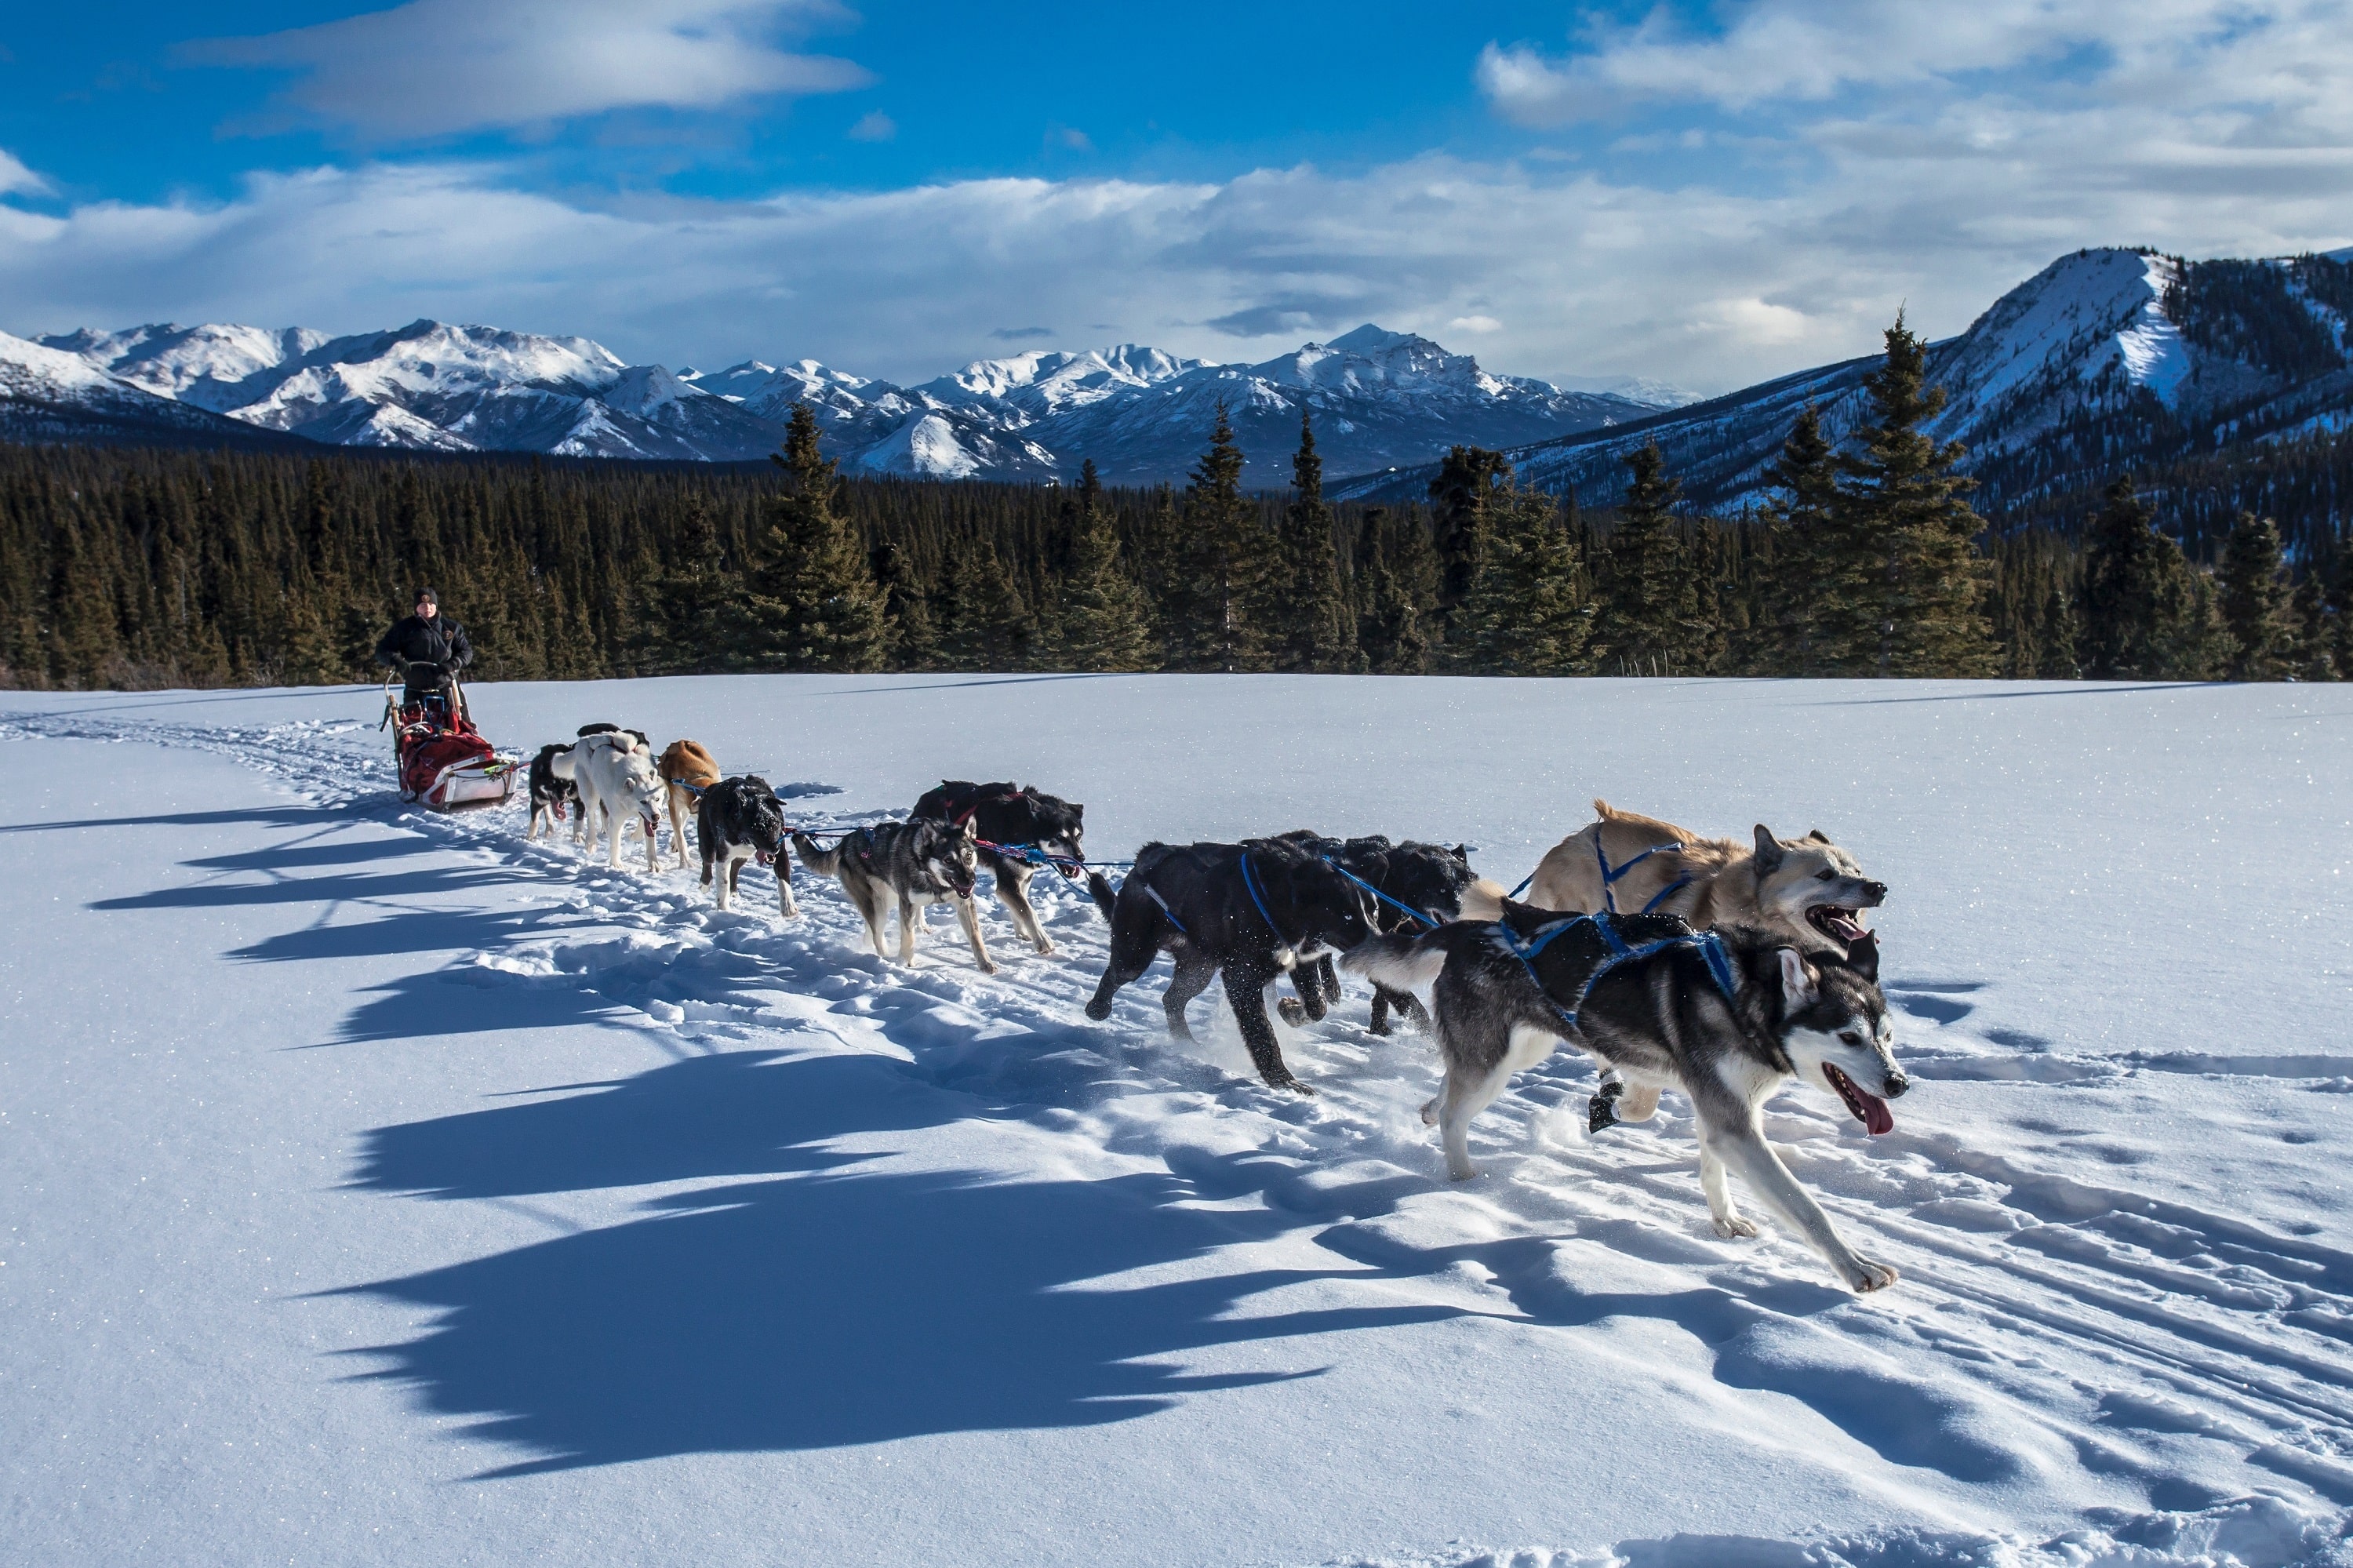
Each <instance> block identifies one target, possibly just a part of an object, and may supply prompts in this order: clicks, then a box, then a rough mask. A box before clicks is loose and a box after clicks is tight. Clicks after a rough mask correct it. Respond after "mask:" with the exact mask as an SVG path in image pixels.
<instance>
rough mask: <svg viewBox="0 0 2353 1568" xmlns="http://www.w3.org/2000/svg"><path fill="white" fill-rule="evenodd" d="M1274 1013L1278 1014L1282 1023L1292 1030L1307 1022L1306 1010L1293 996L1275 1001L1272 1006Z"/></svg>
mask: <svg viewBox="0 0 2353 1568" xmlns="http://www.w3.org/2000/svg"><path fill="white" fill-rule="evenodd" d="M1274 1011H1275V1012H1278V1013H1280V1014H1281V1015H1282V1021H1283V1022H1285V1023H1288V1024H1290V1025H1291V1026H1292V1027H1293V1029H1296V1028H1298V1027H1299V1026H1300V1025H1301V1024H1303V1023H1304V1022H1307V1009H1306V1008H1305V1007H1304V1006H1303V1004H1302V1003H1301V1002H1300V1000H1299V999H1298V998H1297V997H1295V996H1286V997H1284V998H1282V1000H1281V1001H1277V1002H1276V1003H1275V1004H1274Z"/></svg>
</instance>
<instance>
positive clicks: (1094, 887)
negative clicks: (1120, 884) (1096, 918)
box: [1087, 871, 1119, 921]
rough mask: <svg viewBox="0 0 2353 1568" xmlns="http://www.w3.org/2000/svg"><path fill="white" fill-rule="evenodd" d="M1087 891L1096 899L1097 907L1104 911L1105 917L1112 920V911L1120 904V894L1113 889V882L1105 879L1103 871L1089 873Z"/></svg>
mask: <svg viewBox="0 0 2353 1568" xmlns="http://www.w3.org/2000/svg"><path fill="white" fill-rule="evenodd" d="M1087 892H1088V894H1089V895H1091V896H1092V898H1093V899H1094V901H1095V907H1096V908H1098V909H1100V910H1102V911H1103V919H1104V920H1106V921H1108V920H1110V919H1111V917H1112V911H1113V909H1114V908H1116V907H1117V906H1118V904H1119V895H1118V894H1116V893H1113V891H1112V890H1111V884H1110V883H1109V882H1107V881H1105V880H1104V878H1103V873H1102V872H1100V871H1091V872H1089V873H1087Z"/></svg>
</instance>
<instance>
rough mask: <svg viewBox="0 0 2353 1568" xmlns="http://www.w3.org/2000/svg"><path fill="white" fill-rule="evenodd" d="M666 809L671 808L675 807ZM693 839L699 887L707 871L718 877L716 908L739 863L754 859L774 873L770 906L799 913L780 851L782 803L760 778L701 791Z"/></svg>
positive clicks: (708, 879) (789, 865)
mask: <svg viewBox="0 0 2353 1568" xmlns="http://www.w3.org/2000/svg"><path fill="white" fill-rule="evenodd" d="M681 744H691V742H686V743H681ZM674 799H675V798H673V801H674ZM671 810H677V807H676V805H675V803H673V804H672V806H671ZM694 840H695V843H696V845H697V846H698V847H699V848H700V849H701V851H702V885H704V886H705V887H711V886H712V871H713V870H714V869H715V870H716V871H717V872H718V874H719V879H718V883H717V885H716V887H715V889H714V896H715V897H716V898H717V899H718V901H719V907H721V908H722V909H724V908H726V907H727V906H728V905H729V904H730V903H731V902H732V901H733V898H734V895H735V885H736V883H737V882H738V881H739V880H740V879H741V878H742V876H743V874H744V862H745V861H747V860H756V861H758V862H759V863H761V864H762V865H765V866H772V867H774V868H775V870H776V907H777V908H778V909H779V910H781V911H783V913H784V916H785V918H786V919H787V920H789V919H792V918H793V917H794V916H797V915H798V914H799V913H800V912H801V911H800V906H798V905H797V904H796V903H794V902H793V858H792V856H791V855H789V854H787V853H785V806H784V802H783V801H781V800H777V799H776V791H775V790H774V789H769V788H768V781H767V780H766V779H763V778H761V777H760V776H759V775H758V774H756V773H748V774H745V775H744V777H743V778H741V779H723V780H721V781H720V782H718V783H715V784H713V785H712V786H711V788H710V789H705V790H704V791H703V792H702V800H698V801H696V802H695V806H694ZM679 842H681V843H683V842H686V841H685V840H684V839H683V838H681V839H680V840H679Z"/></svg>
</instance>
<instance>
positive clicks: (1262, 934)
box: [1087, 839, 1373, 1095]
mask: <svg viewBox="0 0 2353 1568" xmlns="http://www.w3.org/2000/svg"><path fill="white" fill-rule="evenodd" d="M1087 890H1088V891H1089V892H1090V893H1092V894H1093V895H1094V900H1095V905H1096V907H1098V908H1100V909H1101V910H1102V911H1103V918H1104V919H1105V920H1108V921H1109V922H1111V960H1110V962H1109V963H1107V964H1106V965H1105V966H1104V968H1103V981H1102V983H1101V984H1099V985H1098V986H1096V987H1095V994H1094V1000H1093V1001H1090V1002H1088V1003H1087V1016H1088V1017H1089V1018H1092V1019H1094V1020H1096V1021H1097V1022H1101V1021H1102V1020H1103V1019H1106V1018H1109V1017H1110V1016H1111V1003H1112V998H1113V995H1115V994H1116V993H1117V992H1118V991H1119V988H1120V987H1122V986H1124V985H1125V984H1127V983H1128V982H1129V981H1130V980H1135V979H1136V978H1138V977H1139V976H1141V975H1142V974H1143V973H1144V971H1145V970H1146V969H1150V968H1151V967H1152V961H1153V959H1155V958H1157V957H1159V956H1160V954H1161V953H1162V952H1163V951H1166V953H1168V954H1169V956H1170V957H1172V958H1174V959H1176V976H1175V978H1174V979H1172V980H1170V981H1169V982H1168V994H1167V995H1166V997H1164V998H1162V1000H1161V1005H1162V1007H1163V1008H1164V1009H1165V1010H1166V1013H1167V1016H1168V1033H1171V1034H1173V1035H1175V1036H1176V1038H1177V1039H1179V1040H1190V1039H1191V1038H1192V1037H1193V1033H1192V1031H1191V1030H1190V1029H1189V1028H1187V1026H1186V1023H1185V1004H1186V1003H1187V1002H1189V1001H1192V1000H1193V999H1194V998H1195V997H1197V996H1198V995H1200V994H1201V992H1202V991H1204V990H1205V989H1207V988H1208V983H1209V979H1210V977H1211V976H1213V975H1215V976H1221V977H1222V978H1223V979H1224V980H1225V982H1226V1001H1227V1004H1228V1005H1229V1006H1230V1007H1231V1008H1232V1009H1233V1010H1234V1021H1235V1022H1237V1023H1239V1024H1240V1025H1241V1031H1242V1040H1243V1042H1244V1043H1245V1044H1248V1045H1249V1046H1250V1060H1251V1061H1252V1062H1254V1063H1256V1064H1257V1065H1258V1074H1259V1076H1260V1077H1261V1078H1263V1079H1265V1080H1266V1082H1267V1084H1268V1086H1270V1087H1272V1088H1278V1089H1293V1090H1296V1091H1297V1092H1298V1093H1300V1094H1303V1095H1312V1094H1314V1092H1315V1091H1314V1090H1313V1089H1311V1088H1309V1087H1308V1086H1306V1085H1305V1084H1303V1083H1301V1082H1300V1081H1299V1080H1298V1079H1297V1078H1296V1077H1293V1075H1292V1072H1291V1069H1290V1067H1289V1066H1287V1065H1285V1064H1284V1062H1283V1060H1282V1046H1281V1045H1279V1044H1276V1042H1275V1038H1274V1025H1273V1024H1272V1023H1271V1022H1268V1020H1267V1016H1266V991H1267V988H1268V987H1269V986H1271V985H1272V984H1273V983H1274V981H1275V979H1276V977H1278V976H1280V975H1282V974H1285V973H1288V974H1291V975H1293V977H1294V978H1296V977H1297V976H1299V975H1301V974H1302V973H1303V972H1304V971H1305V970H1306V969H1312V968H1313V967H1314V965H1315V964H1316V963H1317V962H1318V961H1320V960H1321V959H1323V958H1324V955H1326V954H1327V953H1334V952H1342V951H1345V950H1346V949H1347V948H1353V947H1355V946H1356V944H1357V943H1358V942H1361V941H1363V940H1364V939H1365V938H1366V937H1368V936H1370V935H1372V930H1373V927H1372V916H1371V914H1370V913H1369V911H1367V909H1366V897H1365V895H1364V893H1363V892H1362V890H1360V889H1359V888H1357V887H1356V885H1355V884H1353V883H1351V882H1350V881H1349V880H1348V879H1347V878H1346V877H1345V876H1342V875H1341V874H1340V873H1339V872H1338V871H1337V870H1336V869H1335V868H1334V867H1333V866H1332V865H1331V864H1329V863H1327V862H1325V861H1324V858H1323V857H1322V856H1321V855H1317V854H1314V853H1311V852H1309V851H1307V850H1304V849H1303V848H1301V847H1300V846H1299V845H1298V844H1296V843H1293V842H1290V841H1289V840H1286V839H1251V840H1250V841H1249V842H1246V843H1239V844H1215V843H1197V844H1159V843H1153V844H1146V845H1145V846H1144V847H1143V848H1142V849H1140V850H1138V851H1136V852H1135V866H1134V870H1132V871H1130V872H1129V873H1128V874H1127V880H1126V881H1125V882H1124V883H1123V884H1121V885H1120V889H1119V891H1118V893H1116V894H1114V893H1113V892H1112V889H1111V884H1109V883H1108V882H1105V881H1104V880H1103V877H1102V876H1101V875H1100V874H1089V875H1088V877H1087ZM1300 1001H1302V1002H1303V1004H1304V1011H1305V1012H1306V1014H1307V1016H1309V1017H1311V1018H1321V1017H1323V1016H1324V992H1323V988H1322V987H1321V986H1320V985H1317V984H1314V983H1310V984H1306V985H1302V986H1301V987H1300Z"/></svg>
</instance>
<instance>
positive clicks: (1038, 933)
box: [907, 779, 1087, 953]
mask: <svg viewBox="0 0 2353 1568" xmlns="http://www.w3.org/2000/svg"><path fill="white" fill-rule="evenodd" d="M1086 811H1087V809H1086V808H1085V807H1084V806H1081V805H1077V804H1074V803H1073V802H1071V801H1069V800H1061V799H1060V798H1059V797H1057V796H1053V795H1049V794H1047V793H1045V792H1044V791H1043V790H1039V789H1031V788H1029V787H1028V786H1026V785H1023V786H1016V785H1013V784H975V783H971V782H969V781H968V780H965V779H945V780H943V781H942V782H941V784H940V787H939V788H938V789H926V790H924V791H923V798H922V799H921V800H917V801H916V802H915V809H914V810H912V811H910V812H908V813H907V814H908V815H909V816H911V817H930V818H933V819H934V820H936V821H943V822H946V823H947V824H948V825H949V826H951V827H959V828H960V827H962V826H964V825H965V823H966V822H969V823H971V824H972V828H973V834H974V837H976V839H978V840H979V841H980V842H982V843H987V844H1003V845H1005V846H1006V847H1007V848H1008V849H1023V848H1035V849H1037V850H1039V851H1041V852H1042V853H1046V854H1050V855H1053V856H1056V857H1058V858H1060V859H1062V860H1068V861H1077V860H1081V859H1083V858H1084V856H1085V853H1086V852H1085V851H1084V850H1082V848H1081V847H1080V845H1079V839H1080V835H1081V834H1082V832H1084V828H1083V825H1082V819H1083V818H1084V817H1085V815H1086ZM980 863H981V864H983V865H985V866H987V868H988V869H989V871H990V872H991V873H992V874H994V876H995V878H996V882H997V902H998V903H999V904H1002V905H1004V906H1005V908H1006V912H1007V913H1008V914H1009V915H1011V916H1013V924H1014V927H1015V928H1016V929H1018V931H1019V932H1020V933H1021V934H1022V935H1023V936H1024V937H1027V938H1029V940H1030V943H1031V944H1032V945H1033V946H1035V947H1036V948H1037V949H1038V950H1039V952H1041V953H1050V952H1052V951H1053V950H1054V944H1053V943H1051V942H1050V941H1048V940H1047V939H1046V933H1045V930H1044V929H1043V928H1042V927H1039V924H1038V912H1037V911H1036V910H1035V909H1032V908H1031V907H1030V906H1029V877H1030V874H1032V873H1033V872H1034V871H1036V869H1037V865H1036V863H1034V862H1032V861H1031V860H1029V858H1028V857H1027V856H1024V855H1018V854H1007V853H1003V852H1001V851H998V850H993V849H983V850H981V851H980Z"/></svg>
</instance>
